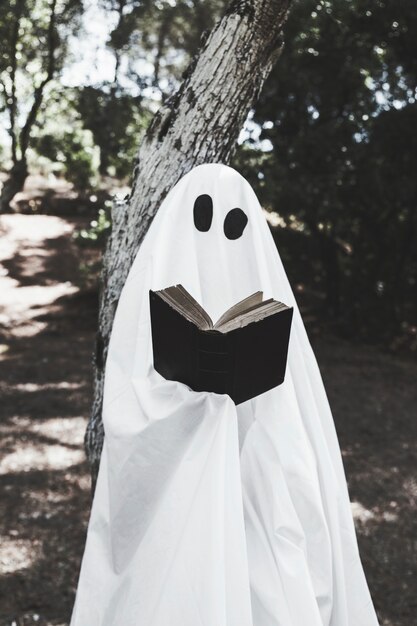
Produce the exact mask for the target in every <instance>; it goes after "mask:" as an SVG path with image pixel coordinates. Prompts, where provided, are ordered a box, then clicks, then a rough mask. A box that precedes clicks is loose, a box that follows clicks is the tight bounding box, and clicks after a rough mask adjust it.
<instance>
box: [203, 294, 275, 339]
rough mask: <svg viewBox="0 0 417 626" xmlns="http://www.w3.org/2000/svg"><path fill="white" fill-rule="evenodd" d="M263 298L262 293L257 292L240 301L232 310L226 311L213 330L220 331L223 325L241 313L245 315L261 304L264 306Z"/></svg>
mask: <svg viewBox="0 0 417 626" xmlns="http://www.w3.org/2000/svg"><path fill="white" fill-rule="evenodd" d="M262 297H263V292H262V291H255V293H252V294H251V295H250V296H247V297H246V298H243V300H240V301H239V302H237V303H236V304H234V305H233V306H231V307H230V309H227V311H225V312H224V313H223V315H222V316H221V317H219V319H218V320H217V322H216V323H215V324H214V326H213V328H214V329H215V330H219V327H220V326H221V325H222V324H225V323H226V322H228V321H229V320H232V319H233V318H235V317H237V316H238V315H240V314H241V313H244V312H245V311H249V310H250V309H252V308H253V307H256V306H259V305H260V304H262Z"/></svg>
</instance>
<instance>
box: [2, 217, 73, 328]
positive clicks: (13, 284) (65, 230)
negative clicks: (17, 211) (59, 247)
mask: <svg viewBox="0 0 417 626" xmlns="http://www.w3.org/2000/svg"><path fill="white" fill-rule="evenodd" d="M73 229H74V227H73V225H71V224H69V223H68V222H66V221H65V220H63V219H61V218H59V217H52V216H50V215H2V216H1V217H0V232H1V233H2V235H3V236H2V237H1V242H0V263H1V262H3V263H4V262H7V261H10V260H13V259H14V260H15V261H16V258H19V257H20V259H21V262H20V269H19V271H20V275H21V277H22V278H23V279H28V278H29V279H30V278H31V277H33V276H35V275H37V274H39V273H41V272H42V271H44V269H45V264H46V262H47V261H48V259H49V258H50V257H51V252H49V251H48V250H45V240H46V241H47V240H48V239H52V240H53V239H56V238H58V237H62V236H65V235H69V234H70V233H71V232H72V231H73ZM4 233H6V234H7V236H4ZM17 255H18V256H17ZM77 291H79V288H78V287H76V286H75V285H73V284H72V283H70V282H56V281H51V284H48V285H36V284H34V285H25V284H20V282H19V280H17V279H16V278H12V277H11V276H10V275H9V271H8V269H7V267H5V266H2V267H1V269H0V292H1V306H0V324H1V325H3V326H5V327H6V328H9V329H10V330H11V331H12V332H13V334H15V335H16V336H26V337H31V336H33V335H35V334H37V333H38V332H41V331H42V330H43V329H44V328H45V327H46V323H45V322H43V321H37V320H35V319H32V318H35V317H38V316H39V315H42V314H44V313H46V312H47V309H45V310H43V309H42V307H47V306H49V305H51V304H52V303H53V302H54V301H55V300H57V298H60V297H62V296H64V295H70V294H72V293H75V292H77Z"/></svg>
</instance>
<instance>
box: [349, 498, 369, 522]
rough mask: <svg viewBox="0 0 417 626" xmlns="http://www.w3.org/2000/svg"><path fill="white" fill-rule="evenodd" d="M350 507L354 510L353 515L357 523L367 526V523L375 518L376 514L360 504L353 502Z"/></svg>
mask: <svg viewBox="0 0 417 626" xmlns="http://www.w3.org/2000/svg"><path fill="white" fill-rule="evenodd" d="M350 506H351V508H352V515H353V519H354V520H355V521H359V522H362V524H366V522H369V521H370V520H372V519H374V517H375V515H374V513H373V512H372V511H369V510H368V509H366V508H365V507H364V506H363V504H361V503H360V502H356V501H353V502H351V503H350Z"/></svg>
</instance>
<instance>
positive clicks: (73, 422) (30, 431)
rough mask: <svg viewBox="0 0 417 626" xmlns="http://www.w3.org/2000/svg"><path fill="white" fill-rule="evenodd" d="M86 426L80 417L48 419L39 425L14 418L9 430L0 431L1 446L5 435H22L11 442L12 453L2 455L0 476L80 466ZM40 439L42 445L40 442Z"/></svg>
mask: <svg viewBox="0 0 417 626" xmlns="http://www.w3.org/2000/svg"><path fill="white" fill-rule="evenodd" d="M86 424H87V420H86V419H85V418H84V417H73V418H65V419H64V420H63V419H61V418H52V419H48V420H45V421H42V422H39V423H36V422H35V423H33V421H31V420H30V419H29V418H18V417H17V418H16V417H15V418H14V419H13V420H12V421H11V424H10V425H9V426H5V427H3V428H2V438H3V440H4V442H5V444H7V439H6V438H7V435H8V434H9V431H13V430H18V431H19V432H21V433H24V434H23V436H22V438H21V439H20V440H18V441H17V442H16V441H15V443H14V450H12V451H10V452H9V453H8V454H5V455H4V457H3V459H2V460H1V462H0V474H8V473H16V472H30V471H42V470H61V469H66V468H68V467H71V466H72V465H76V464H79V463H83V462H84V461H85V453H84V448H83V440H84V433H85V428H86ZM10 434H12V432H10ZM43 437H44V438H45V440H46V441H42V438H43ZM37 439H38V440H37Z"/></svg>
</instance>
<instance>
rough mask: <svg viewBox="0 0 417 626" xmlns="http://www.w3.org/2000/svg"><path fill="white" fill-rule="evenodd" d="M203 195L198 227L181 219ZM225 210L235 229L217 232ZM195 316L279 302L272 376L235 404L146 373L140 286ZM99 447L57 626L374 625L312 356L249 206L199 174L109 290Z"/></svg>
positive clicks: (212, 175) (227, 181)
mask: <svg viewBox="0 0 417 626" xmlns="http://www.w3.org/2000/svg"><path fill="white" fill-rule="evenodd" d="M201 194H209V195H210V196H211V198H212V200H213V219H212V223H211V227H210V229H209V230H208V231H207V232H201V231H199V230H197V229H196V227H195V225H194V221H193V207H194V202H195V199H196V198H197V197H198V196H199V195H201ZM233 208H240V209H242V210H243V211H244V213H245V214H246V215H247V217H248V218H249V220H248V223H247V225H246V227H245V229H244V231H243V233H242V235H241V236H240V237H239V238H238V239H235V240H231V239H228V238H227V237H226V236H225V234H224V230H223V229H224V219H225V216H226V215H227V213H228V212H229V211H230V210H231V209H233ZM177 283H182V284H183V285H184V287H185V288H186V289H187V290H188V291H190V293H191V294H192V295H193V296H194V297H195V298H196V299H197V300H198V301H199V302H200V303H201V304H202V305H203V306H204V308H205V309H206V310H207V311H208V313H209V314H210V315H211V317H212V319H214V320H215V319H217V318H218V317H219V316H220V315H221V314H222V313H223V312H224V310H225V309H227V308H228V307H229V306H231V305H232V304H234V303H235V302H236V301H238V300H240V299H241V298H243V297H245V296H247V295H249V294H250V293H252V292H253V291H256V290H258V289H262V290H263V291H264V297H271V296H272V297H274V298H275V299H278V300H281V301H283V302H285V303H286V304H289V305H292V306H293V307H294V317H293V325H292V330H291V338H290V345H289V354H288V366H287V373H286V379H285V382H284V383H283V384H282V385H281V386H279V387H277V388H276V389H273V390H271V391H269V392H267V393H265V394H263V395H262V396H259V397H257V398H256V399H254V400H251V401H248V402H246V403H244V404H241V405H239V406H238V407H235V405H234V404H233V402H232V401H231V399H230V398H229V397H228V396H226V395H219V394H214V393H196V392H193V391H191V390H190V389H189V388H188V387H187V386H185V385H183V384H181V383H177V382H171V381H166V380H164V379H163V378H162V376H160V375H159V374H158V373H157V372H155V371H154V369H153V367H152V345H151V336H150V324H149V300H148V290H149V288H152V289H160V288H164V287H167V286H169V285H173V284H177ZM103 422H104V428H105V440H104V448H103V453H102V458H101V463H100V470H99V475H98V481H97V488H96V493H95V497H94V501H93V506H92V511H91V517H90V522H89V527H88V535H87V543H86V547H85V552H84V556H83V561H82V567H81V573H80V578H79V583H78V590H77V596H76V602H75V605H74V610H73V615H72V620H71V626H133V625H135V626H139V625H140V626H378V621H377V617H376V614H375V610H374V607H373V604H372V600H371V597H370V594H369V590H368V586H367V583H366V579H365V576H364V572H363V568H362V564H361V560H360V556H359V552H358V546H357V541H356V535H355V528H354V524H353V519H352V513H351V508H350V502H349V495H348V490H347V485H346V478H345V474H344V468H343V464H342V458H341V453H340V448H339V444H338V440H337V435H336V431H335V427H334V423H333V418H332V414H331V411H330V408H329V404H328V401H327V397H326V393H325V389H324V386H323V382H322V379H321V376H320V372H319V369H318V366H317V362H316V359H315V357H314V354H313V351H312V349H311V346H310V343H309V340H308V338H307V335H306V332H305V329H304V325H303V322H302V319H301V316H300V313H299V310H298V307H297V304H296V301H295V299H294V296H293V293H292V290H291V287H290V285H289V282H288V279H287V277H286V274H285V271H284V269H283V266H282V263H281V260H280V258H279V254H278V252H277V250H276V246H275V244H274V242H273V239H272V236H271V234H270V232H269V229H268V226H267V223H266V221H265V218H264V215H263V213H262V210H261V208H260V205H259V202H258V200H257V198H256V196H255V194H254V192H253V190H252V188H251V187H250V185H249V184H248V183H247V181H245V179H244V178H242V177H241V176H240V175H239V174H238V173H237V172H236V171H235V170H233V169H231V168H229V167H226V166H223V165H220V164H207V165H201V166H199V167H196V168H195V169H193V170H192V171H191V172H190V173H188V174H187V175H186V176H184V177H183V178H182V179H181V180H180V181H179V182H178V183H177V185H175V187H174V188H173V189H172V190H171V191H170V193H169V194H168V196H167V198H166V200H165V201H164V202H163V204H162V206H161V207H160V209H159V211H158V213H157V215H156V217H155V219H154V220H153V222H152V224H151V227H150V229H149V231H148V233H147V235H146V237H145V240H144V242H143V244H142V246H141V248H140V250H139V252H138V254H137V257H136V259H135V261H134V263H133V266H132V268H131V271H130V273H129V276H128V279H127V281H126V284H125V286H124V288H123V291H122V294H121V297H120V301H119V304H118V308H117V312H116V317H115V321H114V327H113V331H112V336H111V341H110V346H109V353H108V359H107V365H106V375H105V387H104V407H103Z"/></svg>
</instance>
